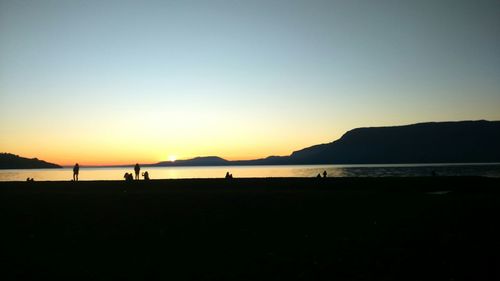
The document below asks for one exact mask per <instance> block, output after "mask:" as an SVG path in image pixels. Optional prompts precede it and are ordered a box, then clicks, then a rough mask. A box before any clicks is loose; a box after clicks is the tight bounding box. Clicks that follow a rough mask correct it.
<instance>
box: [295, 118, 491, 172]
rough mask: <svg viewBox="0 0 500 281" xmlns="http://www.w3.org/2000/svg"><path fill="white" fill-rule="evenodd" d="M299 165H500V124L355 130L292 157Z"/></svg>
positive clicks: (423, 125)
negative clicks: (489, 163)
mask: <svg viewBox="0 0 500 281" xmlns="http://www.w3.org/2000/svg"><path fill="white" fill-rule="evenodd" d="M289 160H290V162H291V163H300V164H323V163H338V164H362V163H363V164H365V163H366V164H375V163H438V162H441V163H459V162H462V163H473V162H476V163H479V162H499V161H500V121H484V120H481V121H461V122H431V123H419V124H414V125H406V126H396V127H373V128H358V129H354V130H351V131H349V132H347V133H345V134H344V135H343V136H342V137H341V138H340V139H339V140H337V141H334V142H331V143H327V144H321V145H316V146H312V147H308V148H305V149H302V150H299V151H295V152H293V153H292V154H291V155H290V157H289Z"/></svg>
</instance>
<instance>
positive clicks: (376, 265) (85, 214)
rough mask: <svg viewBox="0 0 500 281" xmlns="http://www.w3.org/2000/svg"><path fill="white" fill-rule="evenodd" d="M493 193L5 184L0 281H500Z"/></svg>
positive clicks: (451, 186)
mask: <svg viewBox="0 0 500 281" xmlns="http://www.w3.org/2000/svg"><path fill="white" fill-rule="evenodd" d="M499 183H500V179H488V178H459V177H455V178H438V177H436V178H431V177H429V178H337V179H315V178H313V179H234V180H232V181H227V180H162V181H151V182H134V183H126V182H113V181H109V182H78V183H71V182H34V183H27V182H18V183H0V224H1V225H0V226H1V228H0V247H1V248H0V262H1V267H2V269H1V271H0V275H1V276H0V279H2V280H8V279H17V280H30V279H37V280H51V279H53V278H54V277H61V278H64V279H66V280H74V279H87V280H112V279H115V280H122V279H137V280H143V279H155V280H156V279H157V278H155V277H163V278H162V279H164V280H185V279H190V280H375V279H377V280H499V279H500V251H499V250H500V243H499V238H500V216H499V214H500V184H499ZM443 191H444V192H443ZM448 191H449V192H448ZM158 279H159V278H158Z"/></svg>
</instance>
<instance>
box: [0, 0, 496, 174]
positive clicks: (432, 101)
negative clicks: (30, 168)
mask: <svg viewBox="0 0 500 281" xmlns="http://www.w3.org/2000/svg"><path fill="white" fill-rule="evenodd" d="M499 78H500V2H499V1H497V0H495V1H482V0H471V1H461V0H453V1H441V0H432V1H429V0H419V1H416V0H415V1H406V0H398V1H396V0H393V1H388V0H379V1H372V0H366V1H361V0H346V1H334V0H326V1H321V0H307V1H306V0H303V1H295V0H262V1H261V0H247V1H242V0H225V1H222V0H211V1H207V0H200V1H194V0H193V1H190V0H184V1H168V0H164V1H144V0H142V1H126V0H120V1H107V0H85V1H76V0H60V1H49V0H36V1H25V0H16V1H5V0H0V132H1V133H0V151H2V152H10V153H14V154H18V155H21V156H24V157H30V158H31V157H38V158H40V159H44V160H46V161H50V162H55V163H58V164H62V165H72V164H73V163H75V162H79V163H80V164H81V165H111V164H130V163H135V162H140V163H154V162H158V161H165V160H169V159H174V158H175V159H186V158H191V157H195V156H211V155H217V156H221V157H223V158H226V159H230V160H236V159H254V158H261V157H266V156H269V155H289V154H290V153H291V152H292V151H294V150H298V149H301V148H304V147H307V146H311V145H315V144H319V143H327V142H331V141H333V140H335V139H338V138H339V137H341V136H342V135H343V134H344V133H345V132H346V131H348V130H350V129H353V128H356V127H368V126H388V125H403V124H411V123H418V122H427V121H454V120H478V119H487V120H500V79H499Z"/></svg>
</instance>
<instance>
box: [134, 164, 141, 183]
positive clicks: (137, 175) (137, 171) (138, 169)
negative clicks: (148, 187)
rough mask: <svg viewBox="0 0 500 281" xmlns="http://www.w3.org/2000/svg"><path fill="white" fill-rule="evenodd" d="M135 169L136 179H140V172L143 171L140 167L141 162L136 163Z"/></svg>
mask: <svg viewBox="0 0 500 281" xmlns="http://www.w3.org/2000/svg"><path fill="white" fill-rule="evenodd" d="M134 171H135V179H136V180H138V179H139V172H140V171H141V167H139V163H137V164H135V167H134Z"/></svg>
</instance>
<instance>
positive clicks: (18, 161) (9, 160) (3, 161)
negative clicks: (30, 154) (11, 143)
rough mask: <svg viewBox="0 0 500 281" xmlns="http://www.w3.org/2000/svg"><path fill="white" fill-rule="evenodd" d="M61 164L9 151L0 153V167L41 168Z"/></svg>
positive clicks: (56, 166) (54, 166)
mask: <svg viewBox="0 0 500 281" xmlns="http://www.w3.org/2000/svg"><path fill="white" fill-rule="evenodd" d="M43 168H62V167H61V166H59V165H57V164H53V163H49V162H45V161H43V160H39V159H37V158H32V159H29V158H24V157H20V156H18V155H14V154H11V153H0V169H43Z"/></svg>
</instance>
